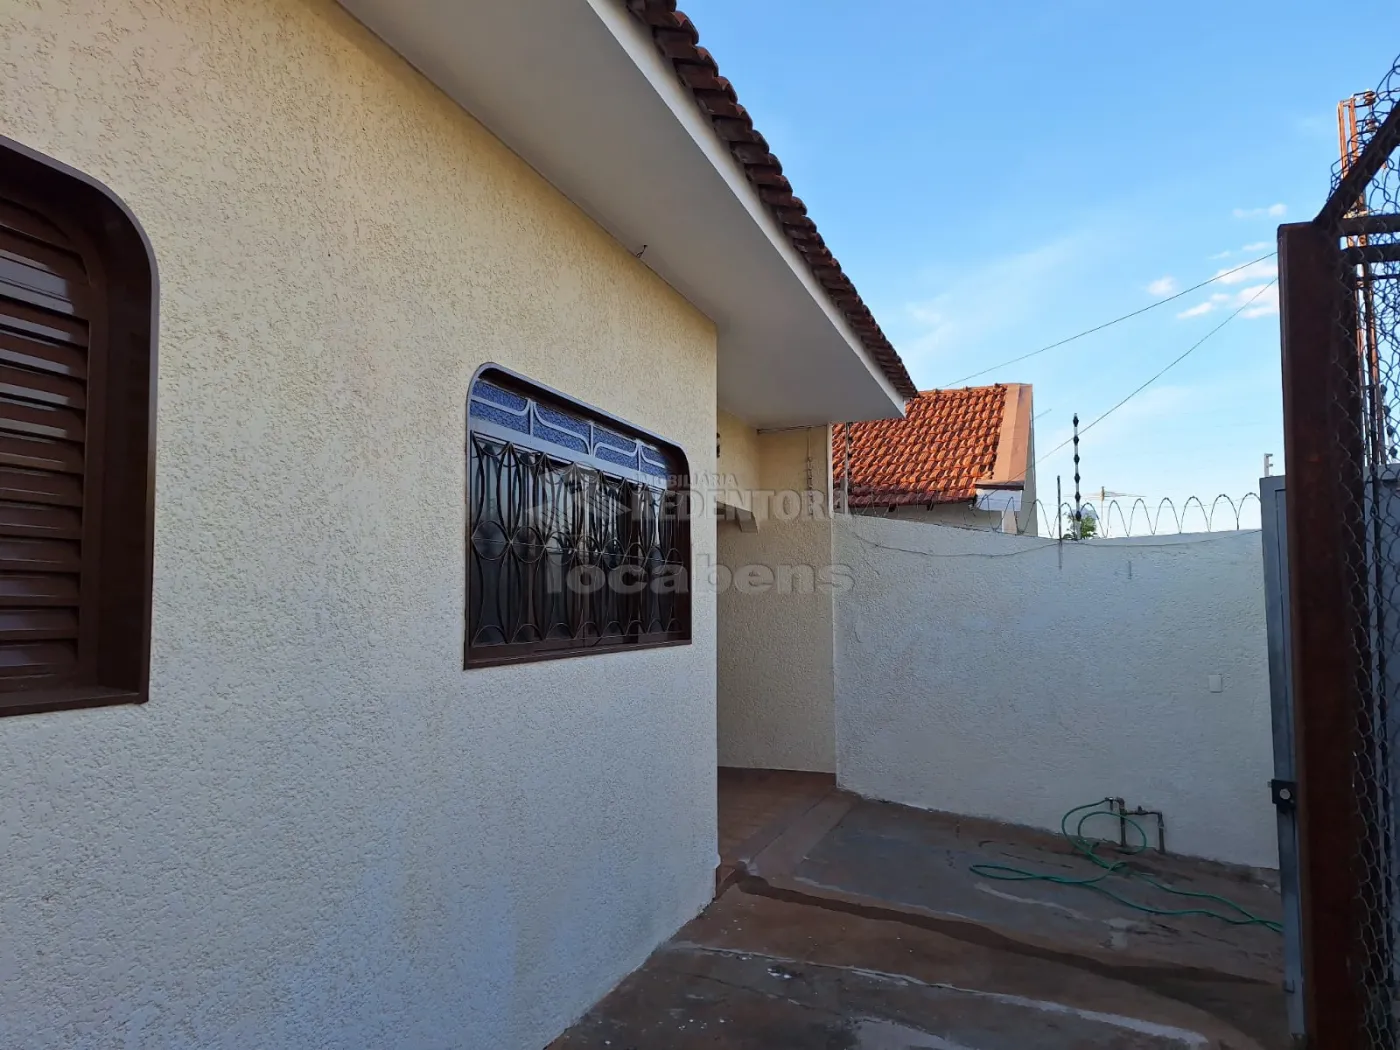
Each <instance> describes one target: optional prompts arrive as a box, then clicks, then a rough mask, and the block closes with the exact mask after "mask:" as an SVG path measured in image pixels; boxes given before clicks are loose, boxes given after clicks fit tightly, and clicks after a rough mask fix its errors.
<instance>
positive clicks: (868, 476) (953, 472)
mask: <svg viewBox="0 0 1400 1050" xmlns="http://www.w3.org/2000/svg"><path fill="white" fill-rule="evenodd" d="M905 410H906V412H907V415H906V417H905V418H904V419H880V420H875V421H873V422H868V423H852V424H849V426H850V428H851V451H850V470H851V506H853V507H869V506H899V505H902V504H910V503H917V504H924V503H966V502H968V501H970V500H972V499H973V498H974V497H975V496H976V495H977V483H978V482H979V481H982V480H985V479H987V478H989V477H990V476H991V474H992V471H993V468H994V467H995V466H996V460H997V448H998V446H999V445H1000V443H1001V432H1002V424H1003V420H1004V419H1005V412H1006V387H1005V386H1004V385H1003V384H1000V383H998V384H997V385H996V386H974V387H964V388H963V389H961V390H926V391H924V392H922V393H920V394H919V395H918V396H917V397H915V398H914V399H912V400H911V401H910V402H909V403H908V404H907V405H906V406H905ZM832 434H833V437H832V462H833V464H834V465H835V469H836V473H837V476H838V483H839V482H840V475H841V473H842V467H843V464H844V463H845V455H846V450H845V443H846V435H845V425H841V426H836V427H833V428H832Z"/></svg>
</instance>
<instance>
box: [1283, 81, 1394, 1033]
mask: <svg viewBox="0 0 1400 1050" xmlns="http://www.w3.org/2000/svg"><path fill="white" fill-rule="evenodd" d="M1397 101H1400V65H1397V67H1396V68H1395V69H1393V70H1392V71H1391V73H1390V75H1389V76H1388V77H1387V78H1386V79H1385V81H1384V82H1383V83H1382V84H1381V86H1380V87H1379V88H1378V89H1377V90H1376V91H1373V92H1366V93H1364V94H1362V95H1358V96H1356V97H1354V98H1353V99H1350V100H1348V101H1347V102H1344V103H1342V106H1341V112H1340V117H1341V120H1340V129H1341V147H1342V150H1341V152H1342V160H1341V163H1340V164H1339V166H1338V167H1337V169H1336V170H1335V171H1334V173H1333V181H1332V193H1331V196H1330V197H1329V199H1328V201H1327V203H1326V205H1325V206H1324V207H1323V209H1322V211H1321V212H1320V213H1319V215H1318V217H1317V218H1316V219H1315V220H1313V221H1312V222H1311V223H1299V224H1296V225H1294V226H1285V227H1282V228H1281V229H1280V268H1281V277H1282V301H1281V309H1282V314H1283V317H1282V331H1283V365H1284V417H1285V424H1284V426H1285V437H1286V442H1287V449H1288V451H1287V458H1288V465H1289V477H1288V485H1289V507H1288V513H1289V522H1288V533H1289V560H1290V566H1291V568H1290V577H1291V583H1290V586H1291V588H1292V592H1293V602H1292V606H1293V624H1292V633H1293V649H1294V654H1295V656H1294V668H1293V670H1294V695H1295V698H1296V703H1297V715H1296V730H1297V742H1298V743H1297V747H1298V764H1299V783H1298V805H1299V810H1298V818H1299V827H1300V835H1301V845H1302V849H1301V852H1302V859H1301V868H1302V873H1301V874H1302V886H1303V893H1304V902H1305V904H1304V915H1305V918H1304V930H1303V934H1304V936H1303V945H1304V957H1305V964H1304V974H1305V987H1306V993H1307V994H1306V1000H1305V1001H1306V1017H1307V1028H1308V1036H1309V1044H1308V1045H1309V1046H1310V1047H1315V1048H1330V1047H1337V1048H1346V1050H1353V1048H1355V1050H1370V1048H1376V1050H1381V1048H1384V1050H1394V1048H1396V1047H1400V1010H1398V1009H1397V1003H1398V1002H1400V996H1397V989H1400V968H1398V965H1397V961H1398V958H1400V957H1398V956H1397V943H1398V942H1400V850H1397V829H1398V828H1400V805H1398V803H1400V795H1398V794H1397V788H1398V787H1400V448H1397V444H1400V443H1398V442H1397V436H1396V425H1397V423H1400V404H1397V399H1400V108H1397V105H1396V103H1397Z"/></svg>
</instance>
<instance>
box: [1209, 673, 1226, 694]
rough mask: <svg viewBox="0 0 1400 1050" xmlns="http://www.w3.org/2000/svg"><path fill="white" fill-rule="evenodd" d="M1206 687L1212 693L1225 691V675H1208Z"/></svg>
mask: <svg viewBox="0 0 1400 1050" xmlns="http://www.w3.org/2000/svg"><path fill="white" fill-rule="evenodd" d="M1206 688H1207V689H1209V690H1210V691H1211V692H1212V693H1223V692H1224V691H1225V677H1224V676H1223V675H1218V674H1208V675H1206Z"/></svg>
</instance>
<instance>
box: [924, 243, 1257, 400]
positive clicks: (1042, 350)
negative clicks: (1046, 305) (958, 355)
mask: <svg viewBox="0 0 1400 1050" xmlns="http://www.w3.org/2000/svg"><path fill="white" fill-rule="evenodd" d="M1277 254H1278V252H1270V253H1269V254H1268V255H1261V256H1260V257H1259V258H1257V259H1253V260H1251V261H1249V262H1247V263H1241V264H1240V265H1239V266H1236V267H1235V268H1234V269H1233V270H1222V271H1221V272H1220V273H1218V274H1216V275H1215V276H1214V277H1212V278H1210V279H1209V280H1207V281H1202V282H1201V283H1200V284H1193V285H1192V286H1191V287H1190V288H1184V289H1182V290H1181V291H1179V292H1177V293H1176V294H1174V295H1169V296H1167V297H1166V298H1165V299H1158V300H1157V301H1156V302H1155V303H1150V304H1148V305H1147V306H1144V307H1142V308H1141V309H1138V310H1134V311H1133V312H1132V313H1130V314H1124V315H1123V316H1122V317H1115V318H1114V319H1113V320H1112V321H1105V322H1104V323H1103V324H1101V325H1095V326H1094V327H1093V328H1089V329H1086V330H1085V331H1083V332H1080V333H1079V334H1078V335H1072V336H1070V337H1069V338H1068V339H1061V340H1060V341H1059V342H1058V343H1051V344H1050V345H1049V346H1042V347H1041V348H1040V349H1039V350H1032V351H1031V352H1030V353H1028V354H1022V355H1021V356H1020V357H1013V358H1012V359H1011V360H1010V361H1003V362H1001V364H999V365H992V366H991V367H990V368H984V369H982V371H980V372H973V373H972V375H970V376H963V377H962V378H961V379H959V380H958V381H957V382H956V383H948V384H945V385H944V386H942V387H940V388H939V389H941V390H949V389H951V388H953V387H958V386H962V385H963V384H964V383H966V382H967V381H968V380H969V379H977V378H979V377H981V376H984V375H986V374H987V373H988V372H995V371H996V370H997V369H998V368H1005V367H1006V366H1007V365H1014V364H1019V363H1020V362H1022V361H1027V360H1029V359H1030V358H1032V357H1035V356H1036V355H1038V354H1043V353H1045V351H1047V350H1055V349H1057V348H1059V347H1061V346H1064V345H1066V344H1067V343H1073V342H1075V341H1076V340H1078V339H1083V338H1084V337H1085V336H1088V335H1093V334H1094V333H1095V332H1102V331H1103V330H1104V329H1105V328H1112V327H1113V326H1114V325H1116V324H1121V323H1122V322H1124V321H1129V320H1132V318H1134V317H1138V316H1139V315H1141V314H1145V313H1147V312H1148V311H1149V310H1155V309H1157V307H1159V306H1165V305H1166V304H1167V303H1171V302H1175V301H1176V300H1178V299H1180V298H1181V297H1182V296H1184V295H1190V294H1191V293H1192V292H1198V291H1200V290H1201V289H1202V288H1204V287H1206V286H1207V285H1211V284H1214V283H1215V282H1216V281H1223V280H1224V279H1225V278H1226V277H1229V276H1230V275H1231V274H1234V273H1239V272H1240V271H1241V270H1247V269H1249V267H1251V266H1256V265H1258V264H1259V263H1261V262H1266V261H1268V260H1269V259H1272V258H1273V257H1274V256H1275V255H1277Z"/></svg>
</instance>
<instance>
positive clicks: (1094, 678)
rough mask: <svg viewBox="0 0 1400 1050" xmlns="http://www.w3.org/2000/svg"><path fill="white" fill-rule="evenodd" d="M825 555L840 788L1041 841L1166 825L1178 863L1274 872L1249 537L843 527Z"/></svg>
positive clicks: (894, 524)
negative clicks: (1127, 819)
mask: <svg viewBox="0 0 1400 1050" xmlns="http://www.w3.org/2000/svg"><path fill="white" fill-rule="evenodd" d="M834 555H835V561H836V562H838V563H842V564H845V565H847V566H849V567H850V569H851V572H852V575H853V581H854V583H853V587H852V589H851V590H850V591H849V592H848V593H846V594H844V595H841V596H839V597H838V598H837V599H836V601H835V625H834V626H835V639H836V641H835V660H834V665H835V716H836V739H837V776H838V780H839V782H840V784H841V785H842V786H843V787H845V788H847V789H849V790H852V791H855V792H858V793H860V794H862V795H866V796H869V797H873V798H880V799H887V800H890V801H895V802H902V803H905V804H908V805H914V806H920V807H923V808H926V809H934V810H941V811H946V812H951V813H960V814H967V815H975V816H981V817H990V818H993V819H996V820H1002V821H1008V822H1011V823H1017V824H1026V825H1031V826H1035V827H1042V828H1050V829H1055V828H1058V826H1059V820H1060V817H1061V815H1062V814H1063V813H1064V812H1065V811H1066V810H1068V809H1070V808H1071V807H1073V806H1076V805H1079V804H1081V803H1084V802H1086V801H1092V800H1095V799H1101V798H1105V797H1108V796H1115V797H1122V798H1125V799H1126V800H1127V801H1128V804H1129V805H1130V806H1138V805H1141V806H1146V807H1147V808H1150V809H1160V810H1161V811H1163V813H1164V814H1165V818H1166V823H1167V829H1168V836H1169V839H1170V841H1171V843H1172V845H1173V850H1174V851H1179V852H1182V853H1186V854H1190V855H1194V856H1200V857H1207V858H1210V859H1214V860H1221V861H1228V862H1233V863H1239V864H1246V865H1252V866H1257V867H1276V866H1277V864H1278V855H1277V840H1276V832H1275V814H1274V811H1273V807H1272V805H1271V803H1270V798H1269V792H1268V782H1269V779H1270V777H1271V776H1272V775H1273V774H1272V769H1273V762H1272V745H1271V736H1270V706H1269V688H1268V667H1267V657H1266V635H1265V621H1264V589H1263V563H1262V555H1261V549H1260V538H1259V534H1258V533H1257V532H1232V533H1220V534H1214V535H1204V536H1180V537H1170V538H1168V537H1158V538H1155V539H1148V540H1139V539H1127V540H1095V541H1093V542H1089V543H1065V544H1063V545H1062V544H1059V543H1057V542H1055V541H1053V540H1046V539H1032V538H1027V537H1016V536H1005V535H999V534H995V533H983V532H972V531H967V530H962V529H953V528H946V527H941V526H936V525H927V524H914V523H909V522H900V521H890V520H880V519H874V518H851V519H846V520H844V521H840V522H838V523H837V526H836V529H835V539H834ZM1215 689H1218V690H1219V691H1213V690H1215Z"/></svg>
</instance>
